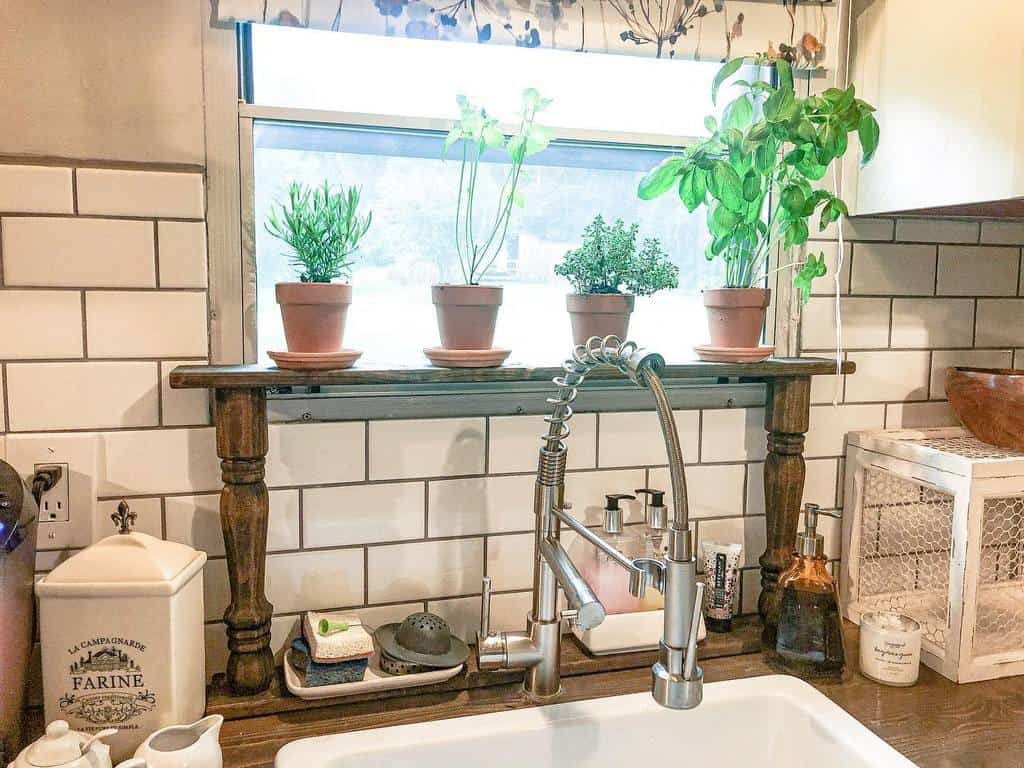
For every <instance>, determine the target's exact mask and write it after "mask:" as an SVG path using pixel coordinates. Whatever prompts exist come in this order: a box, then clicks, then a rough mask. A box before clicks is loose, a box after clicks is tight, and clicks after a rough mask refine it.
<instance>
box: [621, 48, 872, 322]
mask: <svg viewBox="0 0 1024 768" xmlns="http://www.w3.org/2000/svg"><path fill="white" fill-rule="evenodd" d="M743 61H744V60H743V59H742V58H738V59H733V60H731V61H729V62H728V63H726V64H725V65H724V66H723V67H722V68H721V69H720V70H719V72H718V74H717V75H716V77H715V80H714V83H713V85H712V89H711V96H712V100H713V102H715V103H717V100H718V91H719V89H720V88H721V86H722V84H723V83H724V82H725V81H726V80H727V79H728V78H729V77H731V76H732V75H734V74H735V73H736V72H737V71H738V70H739V68H740V66H741V65H742V64H743ZM765 63H766V62H764V61H760V60H759V61H758V62H757V64H758V65H759V71H762V70H763V68H764V65H765ZM773 63H774V68H775V72H776V73H777V81H778V84H777V85H773V84H772V83H769V82H765V81H764V80H760V79H758V80H755V81H754V82H748V81H747V80H738V81H736V82H735V85H736V86H739V87H740V89H741V93H740V95H739V96H737V97H736V98H735V99H734V100H733V101H732V102H731V103H730V104H729V105H728V106H727V107H726V108H725V110H724V112H723V115H722V120H721V123H719V122H718V121H717V120H716V119H715V118H714V117H711V116H709V117H707V118H705V120H704V125H705V127H706V128H707V130H708V132H709V133H710V136H708V137H707V138H706V139H704V140H703V141H700V142H698V143H697V144H694V145H693V146H691V147H688V148H687V149H686V150H685V151H684V152H683V153H682V155H681V156H678V157H671V158H668V159H667V160H665V161H663V162H662V163H661V164H660V165H658V166H657V167H656V168H654V169H653V170H652V171H651V172H650V173H649V174H647V176H646V177H645V178H644V179H643V180H642V181H641V182H640V185H639V188H638V190H637V194H638V195H639V196H640V197H641V198H642V199H644V200H650V199H652V198H655V197H658V196H659V195H662V194H664V193H665V192H667V191H668V190H669V189H672V188H673V187H675V188H676V189H677V190H678V193H679V197H680V198H681V199H682V201H683V204H684V205H685V206H686V208H687V210H689V211H690V212H691V213H692V212H694V211H695V210H697V208H699V207H700V206H701V205H705V206H706V207H707V221H708V228H709V230H710V232H711V242H710V243H709V244H708V247H707V249H706V251H705V256H706V257H707V259H708V260H709V261H711V260H714V259H716V258H721V259H722V260H723V261H724V262H725V287H727V288H750V287H755V286H757V285H759V284H760V283H761V281H763V279H764V277H765V275H766V274H767V264H768V255H769V254H770V253H771V252H772V250H773V249H774V248H775V247H776V246H777V245H779V244H781V245H782V247H783V248H784V249H787V250H788V249H790V248H792V247H793V246H797V245H801V244H802V243H805V242H806V241H807V238H808V236H809V226H808V221H809V219H810V218H811V217H812V216H815V215H816V214H817V221H818V228H819V230H824V229H825V228H826V227H827V226H828V225H829V224H831V223H832V222H834V221H836V220H838V219H839V217H840V216H845V215H847V213H848V210H847V206H846V203H845V202H843V201H842V200H841V199H840V198H839V197H837V196H835V195H833V194H832V193H831V192H829V191H828V190H827V189H823V188H821V187H820V186H819V187H816V186H814V182H818V181H820V180H821V179H822V178H823V177H824V176H825V173H826V172H827V171H828V169H829V167H830V166H831V165H832V163H833V162H834V161H835V160H837V159H838V158H840V157H842V156H843V155H844V154H846V150H847V148H848V145H849V143H848V136H849V134H851V133H854V132H856V133H857V136H858V139H859V141H860V145H861V153H862V159H861V165H864V164H866V163H868V162H869V161H870V160H871V158H872V156H873V155H874V154H875V150H876V149H877V147H878V137H879V129H878V122H877V121H876V120H875V117H874V115H873V114H872V113H873V112H874V111H875V108H874V107H872V106H871V105H870V104H868V103H867V102H865V101H862V100H861V99H858V98H857V97H856V95H855V93H854V87H853V85H852V84H851V85H850V86H849V87H848V88H846V89H839V88H829V89H828V90H826V91H825V92H824V93H822V94H821V95H820V96H808V97H806V98H799V97H797V96H796V94H795V92H794V89H793V72H792V69H791V67H790V65H789V63H788V62H787V61H785V60H781V59H780V60H777V61H774V62H773ZM769 204H770V205H771V209H772V210H771V211H770V212H766V206H768V205H769ZM789 266H792V267H793V268H794V270H795V271H796V274H795V277H794V281H793V282H794V284H795V285H796V287H797V289H798V290H799V292H800V294H801V298H802V300H803V301H804V302H806V301H807V298H808V297H809V296H810V291H811V281H812V280H813V279H814V278H815V277H820V276H821V275H824V274H825V271H826V268H825V263H824V254H823V253H811V254H809V255H808V256H807V257H806V260H805V261H802V262H797V263H794V264H792V265H789Z"/></svg>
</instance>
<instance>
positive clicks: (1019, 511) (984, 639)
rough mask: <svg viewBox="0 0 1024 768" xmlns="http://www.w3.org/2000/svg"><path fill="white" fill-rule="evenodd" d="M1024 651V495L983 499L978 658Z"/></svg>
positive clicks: (979, 570) (976, 646) (977, 628)
mask: <svg viewBox="0 0 1024 768" xmlns="http://www.w3.org/2000/svg"><path fill="white" fill-rule="evenodd" d="M1021 648H1024V496H1002V497H991V498H987V499H985V502H984V506H983V509H982V533H981V557H980V562H979V567H978V600H977V616H976V619H975V627H974V649H973V650H974V655H975V656H985V655H989V654H994V653H1004V652H1007V651H1018V650H1020V649H1021Z"/></svg>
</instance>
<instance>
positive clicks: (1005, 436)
mask: <svg viewBox="0 0 1024 768" xmlns="http://www.w3.org/2000/svg"><path fill="white" fill-rule="evenodd" d="M946 397H948V398H949V404H950V405H951V406H952V407H953V410H954V411H955V412H956V415H957V416H959V417H960V421H961V422H963V425H964V426H965V427H967V429H969V430H970V431H971V433H972V434H973V435H974V436H975V437H977V438H978V439H979V440H983V441H984V442H986V443H991V444H992V445H997V446H999V447H1000V448H1006V449H1008V450H1012V451H1024V369H1020V368H1016V369H1015V368H971V367H966V366H964V367H956V368H947V369H946Z"/></svg>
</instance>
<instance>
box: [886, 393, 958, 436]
mask: <svg viewBox="0 0 1024 768" xmlns="http://www.w3.org/2000/svg"><path fill="white" fill-rule="evenodd" d="M959 423H960V420H959V419H957V417H956V414H955V413H953V409H952V408H950V407H949V403H947V402H946V401H945V400H941V401H933V402H929V403H889V404H888V405H887V406H886V407H885V428H886V429H923V428H926V427H955V426H957V425H958V424H959Z"/></svg>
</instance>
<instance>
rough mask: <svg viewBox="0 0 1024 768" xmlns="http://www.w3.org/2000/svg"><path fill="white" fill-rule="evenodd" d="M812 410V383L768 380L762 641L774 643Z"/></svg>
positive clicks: (800, 378) (793, 379) (760, 601)
mask: <svg viewBox="0 0 1024 768" xmlns="http://www.w3.org/2000/svg"><path fill="white" fill-rule="evenodd" d="M810 407H811V379H810V377H809V376H791V377H785V378H776V379H769V380H768V381H767V401H766V403H765V414H764V427H765V430H766V431H767V432H768V456H767V458H766V459H765V462H764V508H765V517H766V519H765V528H766V530H767V545H766V547H765V550H764V554H763V555H761V557H760V560H759V562H760V564H761V595H760V597H759V599H758V601H757V610H758V613H760V614H761V619H762V621H763V622H764V626H765V632H764V640H765V642H766V643H768V644H771V645H774V643H775V630H776V627H777V625H778V607H779V606H778V597H779V595H778V591H777V588H778V582H779V574H780V573H781V572H782V571H783V570H785V568H786V567H787V566H788V565H789V561H790V557H791V556H792V553H793V550H794V548H795V546H796V528H797V522H798V519H799V516H800V500H801V499H802V498H803V495H804V476H805V473H806V470H805V467H804V435H805V433H806V432H807V427H808V421H809V419H810Z"/></svg>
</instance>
